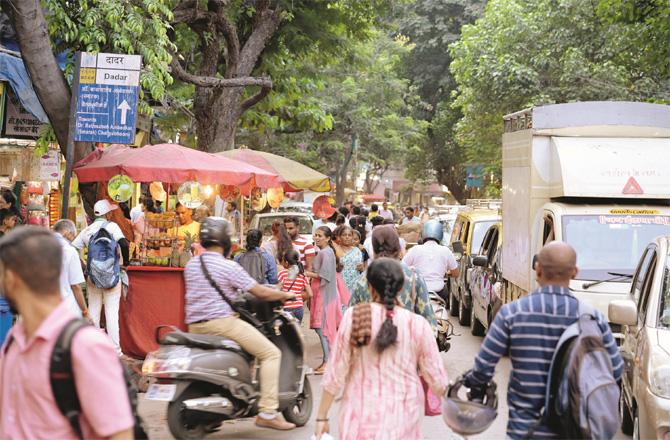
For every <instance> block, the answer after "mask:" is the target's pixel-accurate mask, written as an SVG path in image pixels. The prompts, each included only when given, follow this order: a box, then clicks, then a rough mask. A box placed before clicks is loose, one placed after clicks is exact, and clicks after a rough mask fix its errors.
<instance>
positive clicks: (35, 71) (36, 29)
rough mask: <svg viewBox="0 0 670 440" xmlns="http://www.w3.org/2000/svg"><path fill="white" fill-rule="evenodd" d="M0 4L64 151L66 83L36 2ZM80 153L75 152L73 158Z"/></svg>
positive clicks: (67, 108)
mask: <svg viewBox="0 0 670 440" xmlns="http://www.w3.org/2000/svg"><path fill="white" fill-rule="evenodd" d="M2 6H3V9H4V10H5V11H6V12H7V14H8V15H9V17H10V19H11V21H12V25H13V26H14V29H15V30H16V35H17V38H18V41H19V46H20V47H21V57H22V58H23V61H24V62H25V65H26V69H27V70H28V73H29V74H30V78H31V80H32V83H33V88H34V89H35V92H36V93H37V96H38V97H39V99H40V102H41V103H42V107H43V108H44V111H45V112H46V114H47V116H49V121H50V122H51V125H52V126H53V129H54V132H55V134H56V138H57V139H58V143H59V144H60V148H61V151H62V153H63V155H65V154H66V151H65V146H66V145H67V134H68V133H67V132H68V119H69V115H70V87H69V86H68V84H67V82H66V81H65V77H64V76H63V73H62V72H61V70H60V68H59V67H58V63H57V62H56V58H55V57H54V54H53V52H52V50H51V41H50V39H49V33H48V32H47V24H46V20H45V19H44V14H43V12H42V8H41V6H40V2H39V1H37V0H22V1H16V0H2ZM80 153H81V150H80ZM82 157H83V156H79V157H78V156H77V155H75V160H79V159H81V158H82Z"/></svg>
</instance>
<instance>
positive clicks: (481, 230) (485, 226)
mask: <svg viewBox="0 0 670 440" xmlns="http://www.w3.org/2000/svg"><path fill="white" fill-rule="evenodd" d="M495 224H496V220H491V221H485V222H477V223H475V227H474V229H473V230H472V245H470V254H471V255H472V256H477V253H478V252H479V248H481V247H482V241H484V236H485V235H486V231H488V230H489V228H490V227H491V226H493V225H495Z"/></svg>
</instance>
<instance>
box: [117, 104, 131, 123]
mask: <svg viewBox="0 0 670 440" xmlns="http://www.w3.org/2000/svg"><path fill="white" fill-rule="evenodd" d="M117 108H118V109H119V110H121V125H126V114H127V113H128V110H130V106H129V105H128V101H126V100H125V99H124V100H123V102H122V103H121V104H119V106H118V107H117Z"/></svg>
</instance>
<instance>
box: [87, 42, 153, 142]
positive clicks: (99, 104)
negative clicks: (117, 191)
mask: <svg viewBox="0 0 670 440" xmlns="http://www.w3.org/2000/svg"><path fill="white" fill-rule="evenodd" d="M141 63H142V60H141V57H140V56H139V55H119V54H106V53H100V54H97V55H96V54H89V53H83V54H82V58H81V66H80V68H79V86H78V88H77V91H76V92H77V108H76V114H75V124H76V125H75V135H74V138H75V140H77V141H89V142H105V143H117V144H132V143H133V142H134V141H135V124H136V122H137V95H138V89H139V78H140V68H141Z"/></svg>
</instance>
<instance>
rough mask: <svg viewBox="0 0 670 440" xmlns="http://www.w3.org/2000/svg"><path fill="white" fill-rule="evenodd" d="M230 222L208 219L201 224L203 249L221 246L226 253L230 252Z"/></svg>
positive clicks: (213, 218)
mask: <svg viewBox="0 0 670 440" xmlns="http://www.w3.org/2000/svg"><path fill="white" fill-rule="evenodd" d="M229 227H230V222H229V221H228V220H226V219H224V218H221V217H207V218H206V219H204V220H203V221H202V223H201V224H200V244H201V245H202V246H203V247H205V248H206V247H208V246H221V247H223V249H224V253H228V251H229V250H230V246H231V243H230V234H229V232H228V231H229Z"/></svg>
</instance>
